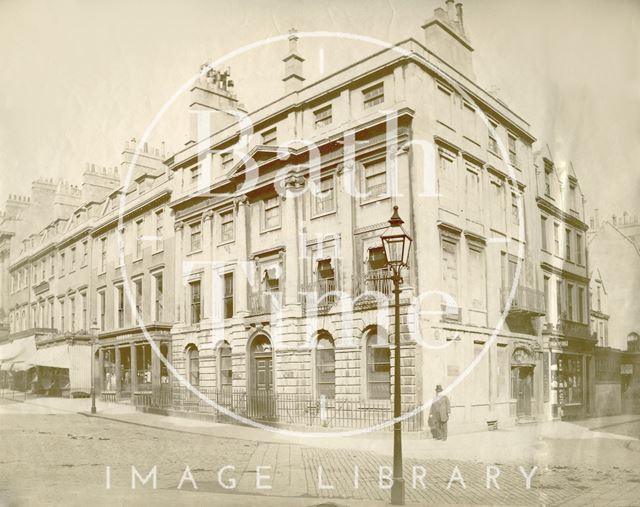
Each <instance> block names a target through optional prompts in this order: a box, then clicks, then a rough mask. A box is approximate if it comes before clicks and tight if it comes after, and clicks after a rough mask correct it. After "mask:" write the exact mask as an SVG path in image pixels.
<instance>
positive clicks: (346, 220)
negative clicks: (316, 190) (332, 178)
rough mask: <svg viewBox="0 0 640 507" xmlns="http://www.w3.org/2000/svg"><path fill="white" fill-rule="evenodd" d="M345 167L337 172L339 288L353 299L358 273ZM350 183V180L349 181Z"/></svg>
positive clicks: (351, 210)
mask: <svg viewBox="0 0 640 507" xmlns="http://www.w3.org/2000/svg"><path fill="white" fill-rule="evenodd" d="M348 164H350V165H348V166H347V167H346V169H347V171H355V167H354V162H349V163H348ZM346 177H347V176H346V175H345V166H344V164H340V166H339V167H338V171H337V180H336V189H337V194H338V195H337V204H338V213H339V214H340V244H339V249H340V250H339V252H338V254H337V257H338V259H340V266H339V267H338V270H339V271H338V274H339V276H340V279H339V280H338V284H339V285H338V287H339V288H340V290H342V291H344V293H345V294H349V295H350V296H351V297H353V293H354V292H353V291H354V279H353V278H354V274H356V273H358V271H357V270H356V269H355V263H356V259H355V257H354V249H353V229H354V227H353V223H354V218H353V196H352V195H351V193H350V191H349V185H348V184H346V183H345V178H346ZM347 181H348V180H347Z"/></svg>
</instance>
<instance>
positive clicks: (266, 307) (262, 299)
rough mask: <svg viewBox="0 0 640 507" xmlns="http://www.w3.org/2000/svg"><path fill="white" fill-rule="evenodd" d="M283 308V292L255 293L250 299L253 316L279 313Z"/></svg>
mask: <svg viewBox="0 0 640 507" xmlns="http://www.w3.org/2000/svg"><path fill="white" fill-rule="evenodd" d="M280 308H282V292H280V291H273V292H255V293H253V294H251V296H250V297H249V311H250V313H251V314H253V315H262V314H265V313H272V312H277V311H278V310H279V309H280Z"/></svg>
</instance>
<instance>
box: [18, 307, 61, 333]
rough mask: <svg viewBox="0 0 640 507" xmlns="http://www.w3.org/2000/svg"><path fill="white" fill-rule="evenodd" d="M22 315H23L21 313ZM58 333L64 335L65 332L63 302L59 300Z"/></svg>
mask: <svg viewBox="0 0 640 507" xmlns="http://www.w3.org/2000/svg"><path fill="white" fill-rule="evenodd" d="M23 315H24V313H23ZM60 332H61V333H64V332H65V328H64V300H63V299H61V300H60Z"/></svg>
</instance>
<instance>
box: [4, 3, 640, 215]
mask: <svg viewBox="0 0 640 507" xmlns="http://www.w3.org/2000/svg"><path fill="white" fill-rule="evenodd" d="M436 6H444V1H434V0H402V1H401V0H395V1H394V0H388V1H382V0H367V1H355V0H335V1H333V0H329V1H320V0H314V1H305V0H302V1H301V0H290V1H289V0H286V1H271V2H266V1H254V2H240V3H233V2H228V1H224V2H223V1H218V0H213V1H204V0H202V1H198V0H182V1H179V2H178V1H165V0H137V1H135V2H130V1H121V0H111V1H109V2H107V1H96V0H83V1H80V0H20V1H18V0H0V92H1V93H0V183H1V186H0V200H1V201H2V202H4V200H5V198H6V196H7V194H9V193H28V192H29V188H30V181H31V180H32V179H33V178H36V177H38V176H53V177H60V176H62V177H65V178H67V179H69V180H71V181H74V182H78V183H79V182H80V177H81V173H82V170H83V168H84V164H85V163H86V162H92V163H96V164H98V165H108V166H115V165H118V164H119V162H120V152H121V148H122V145H123V143H124V141H125V140H126V139H128V138H131V137H137V138H140V137H141V136H142V134H143V132H144V130H145V128H146V127H147V125H148V124H149V122H150V121H151V120H152V119H153V117H154V116H155V114H156V113H157V112H158V110H159V109H160V108H161V107H162V105H163V104H164V103H165V102H166V100H167V99H168V98H169V97H171V96H172V95H173V94H174V93H175V91H176V90H177V89H178V88H179V87H180V86H181V85H182V84H183V83H184V82H185V81H186V80H188V79H189V78H190V77H191V76H192V75H193V74H194V73H195V72H197V71H198V68H199V66H200V64H202V63H203V62H205V61H207V60H209V59H216V58H219V57H221V56H223V55H224V54H226V53H227V52H229V51H231V50H234V49H237V48H239V47H241V46H243V45H245V44H248V43H251V42H254V41H256V40H259V39H263V38H266V37H270V36H274V35H279V34H284V33H286V32H287V30H288V29H289V28H290V27H292V26H295V27H296V28H297V29H298V30H300V31H320V30H323V31H324V30H328V31H339V32H351V33H355V34H362V35H367V36H370V37H375V38H378V39H382V40H385V41H388V42H397V41H399V40H402V39H405V38H407V37H410V36H412V37H415V38H416V39H418V40H420V41H422V40H423V37H422V33H421V32H422V31H421V29H420V24H421V22H422V21H424V20H425V19H427V18H428V17H430V16H431V14H432V12H433V8H434V7H436ZM465 26H466V29H467V33H468V34H469V36H470V38H471V41H472V43H473V45H474V47H475V53H474V59H475V69H476V74H477V77H478V82H479V84H480V85H481V86H483V87H485V88H492V87H495V88H497V89H498V90H499V96H500V98H501V99H502V100H504V101H505V102H506V103H507V104H508V105H509V106H510V107H511V108H512V109H513V110H515V111H516V112H517V113H518V114H520V115H521V116H523V117H524V118H525V119H526V120H527V121H529V123H531V125H532V133H533V134H534V135H535V136H536V137H537V138H538V139H540V140H543V139H544V140H546V142H548V143H549V145H550V147H551V150H552V152H553V153H554V157H555V158H556V160H572V161H573V164H574V166H575V168H576V171H577V174H578V177H579V179H580V183H581V186H582V188H583V191H584V193H585V195H586V198H587V201H588V204H587V206H588V207H589V208H590V209H593V208H599V209H600V210H601V215H609V214H611V213H617V214H620V213H621V212H622V211H623V210H628V211H629V212H630V213H632V214H633V213H635V214H640V199H639V196H640V164H639V160H640V143H639V142H638V141H639V139H640V107H639V104H640V63H639V62H640V37H639V36H638V34H639V33H640V2H639V1H635V0H565V1H563V0H529V1H518V0H467V1H466V2H465ZM300 49H301V52H302V53H303V55H304V57H305V58H306V60H307V61H306V62H305V75H306V77H307V78H308V81H307V82H309V81H311V80H313V79H315V78H317V77H319V76H320V75H321V74H322V72H324V73H325V74H326V73H328V72H331V71H332V70H335V69H338V68H340V67H342V66H344V65H346V64H348V63H349V60H350V59H351V58H355V57H358V56H361V55H363V54H366V53H369V52H372V51H374V50H376V47H374V46H371V45H369V44H364V43H355V44H351V43H344V42H339V43H338V42H336V41H331V40H309V39H307V40H301V41H300ZM321 49H322V52H321ZM285 54H286V43H285V42H282V43H279V44H276V45H273V46H271V47H270V48H268V49H260V50H256V51H252V52H250V53H247V54H245V55H244V56H243V57H241V58H238V59H236V60H234V61H232V62H230V66H231V69H232V77H233V79H234V81H235V82H236V88H237V91H238V95H239V96H240V99H241V100H242V101H243V102H244V103H245V105H246V106H247V107H248V108H249V110H252V109H255V108H257V107H258V106H260V105H261V104H262V103H264V102H265V101H269V100H272V99H275V98H277V96H278V95H279V94H280V93H281V91H282V88H283V87H282V83H281V82H280V79H281V77H282V72H283V67H282V65H283V64H282V62H281V61H280V59H281V58H282V57H283V56H284V55H285ZM321 54H324V58H323V59H322V61H321V58H320V55H321ZM187 126H188V117H187V113H186V98H185V97H183V98H182V99H181V100H178V101H177V102H176V103H175V105H174V106H173V107H172V108H170V110H169V111H168V112H167V114H166V115H165V117H164V118H163V120H162V122H161V124H160V125H159V127H158V129H157V130H156V131H155V132H154V133H153V135H152V140H153V141H154V142H160V141H161V140H165V141H166V143H167V148H168V149H169V150H171V151H177V150H178V149H180V148H181V143H183V142H184V140H185V139H186V138H185V137H184V136H185V135H186V130H187ZM176 133H179V135H177V134H176Z"/></svg>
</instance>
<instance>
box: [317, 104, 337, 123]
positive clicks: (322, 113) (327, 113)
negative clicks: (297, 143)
mask: <svg viewBox="0 0 640 507" xmlns="http://www.w3.org/2000/svg"><path fill="white" fill-rule="evenodd" d="M313 116H314V118H315V123H316V128H318V127H324V126H325V125H329V124H331V122H332V121H333V111H332V108H331V104H329V105H328V106H325V107H322V108H320V109H316V110H315V111H314V112H313Z"/></svg>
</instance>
